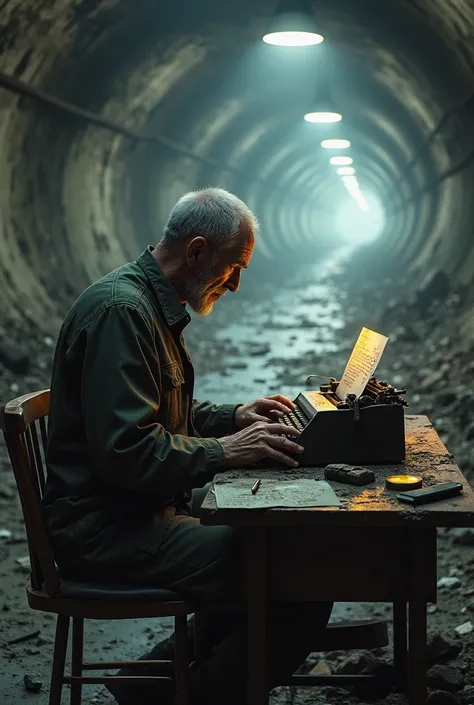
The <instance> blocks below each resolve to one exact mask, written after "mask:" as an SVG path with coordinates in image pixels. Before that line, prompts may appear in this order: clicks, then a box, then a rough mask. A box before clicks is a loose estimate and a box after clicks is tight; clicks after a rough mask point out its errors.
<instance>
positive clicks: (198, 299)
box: [185, 267, 214, 316]
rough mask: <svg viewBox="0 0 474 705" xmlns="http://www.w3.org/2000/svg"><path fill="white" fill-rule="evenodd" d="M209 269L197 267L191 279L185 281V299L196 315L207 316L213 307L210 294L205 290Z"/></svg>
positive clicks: (209, 275)
mask: <svg viewBox="0 0 474 705" xmlns="http://www.w3.org/2000/svg"><path fill="white" fill-rule="evenodd" d="M210 269H211V268H210V267H208V268H206V269H204V270H203V269H198V270H197V271H196V272H195V275H194V277H193V279H192V280H188V281H187V282H186V292H185V299H186V301H187V302H188V304H189V305H190V306H191V308H192V310H193V311H194V312H195V313H197V314H198V316H208V315H209V314H210V313H211V312H212V309H213V308H214V301H213V300H212V299H211V294H210V293H209V292H208V291H206V289H207V287H208V285H209V281H210V280H211V271H210Z"/></svg>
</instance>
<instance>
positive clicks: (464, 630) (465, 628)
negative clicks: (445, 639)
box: [454, 622, 474, 636]
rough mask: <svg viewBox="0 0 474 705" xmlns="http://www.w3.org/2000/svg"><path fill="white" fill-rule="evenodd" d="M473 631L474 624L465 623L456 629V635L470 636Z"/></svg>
mask: <svg viewBox="0 0 474 705" xmlns="http://www.w3.org/2000/svg"><path fill="white" fill-rule="evenodd" d="M473 629H474V627H473V626H472V622H464V624H460V625H459V626H458V627H456V628H455V630H454V631H455V632H456V634H459V636H464V635H465V634H470V633H471V632H472V630H473Z"/></svg>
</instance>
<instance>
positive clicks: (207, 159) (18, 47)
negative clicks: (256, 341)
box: [0, 0, 474, 334]
mask: <svg viewBox="0 0 474 705" xmlns="http://www.w3.org/2000/svg"><path fill="white" fill-rule="evenodd" d="M276 5H277V3H276V1H275V0H238V1H237V0H235V1H234V0H232V1H231V0H202V1H200V2H198V1H197V0H137V1H136V2H130V1H129V0H82V1H81V0H3V1H2V2H0V267H1V274H0V300H1V302H2V306H1V311H2V319H3V321H2V322H3V324H4V325H6V324H7V323H8V321H9V320H10V319H13V318H17V319H21V318H23V319H25V320H30V321H34V322H35V323H37V324H39V325H40V326H41V324H42V322H44V325H45V327H46V324H50V323H51V322H52V321H56V320H57V321H59V320H60V318H61V317H62V314H63V313H64V310H65V308H66V307H68V306H69V305H70V303H71V302H72V300H73V297H74V296H75V295H76V294H77V293H78V292H79V291H80V290H81V289H82V288H84V287H85V286H86V285H87V284H89V283H90V282H91V281H92V280H94V279H96V278H98V277H99V276H101V275H102V274H104V273H105V272H106V271H109V270H110V269H113V268H114V267H116V266H118V265H120V264H122V263H123V262H125V261H127V260H130V259H134V258H135V257H136V256H137V254H138V252H139V251H140V250H141V249H143V247H144V246H145V245H147V244H149V243H150V244H152V243H155V242H156V241H157V240H158V239H159V236H160V231H161V227H162V225H163V224H164V222H165V219H166V217H167V215H168V213H169V210H170V208H171V206H172V205H173V203H174V202H175V200H176V199H177V198H178V197H179V196H180V195H182V194H183V193H184V192H185V191H187V190H191V189H194V188H197V187H203V186H206V185H220V186H223V187H225V188H228V189H229V190H231V191H233V192H235V193H236V194H237V195H238V196H240V197H241V198H243V199H244V200H245V201H247V202H248V204H249V205H250V207H251V208H253V209H254V210H255V211H256V212H257V213H258V215H259V218H260V220H261V223H262V233H261V235H260V237H259V238H258V242H257V247H256V252H255V255H254V261H253V264H252V268H251V270H250V271H249V274H248V281H249V285H251V283H252V282H254V283H255V282H257V281H258V280H259V279H261V277H262V275H265V276H275V275H278V276H279V275H281V272H282V271H283V269H284V268H285V267H287V266H288V256H287V254H288V251H289V250H291V253H292V261H293V262H294V264H295V266H296V265H297V264H298V263H299V262H300V263H301V262H304V261H307V260H308V257H310V258H311V257H312V256H313V255H314V258H315V259H316V257H317V256H318V255H319V254H320V253H321V252H322V251H324V250H326V251H330V248H331V247H333V246H334V242H335V241H337V237H338V235H337V234H336V233H335V228H334V213H333V209H332V205H333V204H334V203H336V202H337V200H338V199H339V198H340V197H342V196H343V195H344V189H343V188H342V186H341V184H340V179H339V177H338V176H337V175H336V173H335V169H334V167H333V166H331V165H330V164H329V162H328V156H329V155H328V153H327V150H324V149H321V148H320V142H321V140H322V139H325V138H332V137H336V138H340V137H344V138H348V139H349V140H350V141H351V150H350V154H351V157H353V160H354V164H355V165H356V167H357V175H358V179H359V182H360V184H361V187H362V189H363V190H364V191H367V192H370V193H371V194H373V196H374V197H375V198H376V199H377V200H378V202H379V203H380V204H382V206H383V209H384V212H385V226H384V229H383V231H382V233H381V235H380V236H379V238H378V239H377V240H376V241H375V242H374V243H372V244H371V246H370V256H371V257H373V258H375V259H376V261H377V262H378V263H379V264H380V263H382V262H388V261H390V262H391V263H392V264H393V263H396V266H398V267H400V268H403V269H404V270H405V271H408V272H409V273H410V274H411V280H412V281H413V282H414V283H415V282H417V281H418V280H419V279H420V277H422V276H426V275H427V274H429V272H430V271H438V270H441V271H443V272H444V273H446V275H447V276H448V277H449V278H450V279H451V280H453V281H455V282H456V283H457V284H458V285H460V286H466V287H467V290H471V291H472V290H473V289H472V287H469V285H470V284H471V283H472V281H471V280H472V279H473V276H474V247H473V221H474V198H473V191H474V166H473V162H474V129H473V126H474V96H473V92H474V81H473V78H474V3H473V2H472V0H317V1H316V0H314V1H313V2H312V3H310V9H311V12H312V14H313V16H314V20H315V23H316V24H317V26H318V28H320V30H321V33H322V34H323V35H324V37H325V42H324V43H322V44H320V45H318V46H314V47H305V48H298V49H296V50H292V49H284V48H281V47H272V46H269V45H266V44H265V43H263V42H262V41H261V40H262V36H263V35H264V34H265V32H266V31H267V29H268V26H269V23H270V20H271V18H272V17H273V16H274V13H275V11H276ZM323 93H325V95H327V94H328V93H330V95H331V100H332V101H333V104H335V105H337V106H338V109H340V112H341V113H342V115H343V120H342V121H341V122H340V123H338V124H337V125H311V124H308V123H305V122H304V120H303V119H302V118H303V115H304V114H305V113H306V112H308V111H309V110H311V108H312V105H314V103H315V101H316V100H317V99H318V97H320V96H321V95H322V94H323ZM472 333H473V334H474V326H473V328H472Z"/></svg>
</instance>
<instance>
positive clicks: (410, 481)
mask: <svg viewBox="0 0 474 705" xmlns="http://www.w3.org/2000/svg"><path fill="white" fill-rule="evenodd" d="M422 485H423V480H422V478H421V477H418V476H417V475H391V476H390V477H387V479H386V480H385V487H387V488H388V489H389V490H417V489H419V488H420V487H422Z"/></svg>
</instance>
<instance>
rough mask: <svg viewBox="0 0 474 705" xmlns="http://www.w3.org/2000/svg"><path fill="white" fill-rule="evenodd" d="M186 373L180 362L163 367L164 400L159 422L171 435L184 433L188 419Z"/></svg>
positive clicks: (161, 404) (161, 405) (162, 400)
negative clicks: (185, 388)
mask: <svg viewBox="0 0 474 705" xmlns="http://www.w3.org/2000/svg"><path fill="white" fill-rule="evenodd" d="M183 385H184V372H183V368H182V367H181V365H180V363H179V362H174V361H173V362H169V363H166V364H165V365H162V367H161V386H162V397H163V398H162V399H161V403H160V412H159V416H160V418H159V421H160V423H161V424H162V425H163V426H164V428H165V429H166V430H167V431H170V433H176V432H177V431H178V430H180V431H181V432H184V429H185V428H186V419H187V412H188V409H187V405H186V395H185V392H184V386H183Z"/></svg>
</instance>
